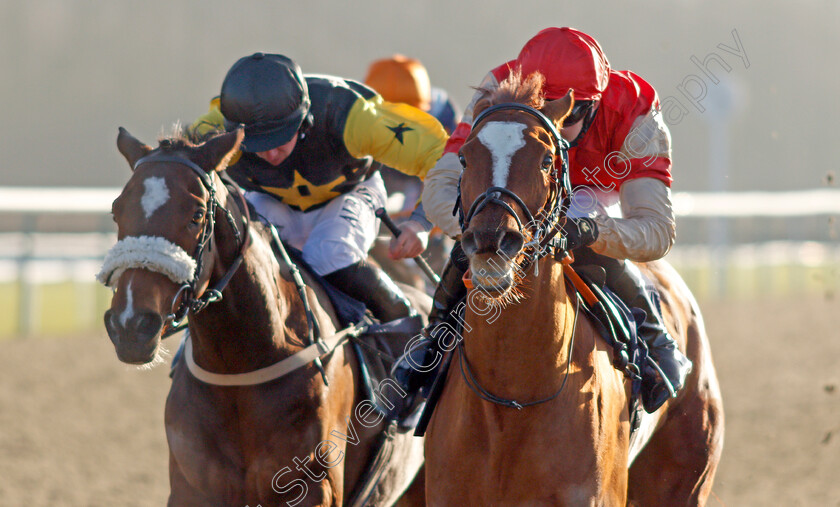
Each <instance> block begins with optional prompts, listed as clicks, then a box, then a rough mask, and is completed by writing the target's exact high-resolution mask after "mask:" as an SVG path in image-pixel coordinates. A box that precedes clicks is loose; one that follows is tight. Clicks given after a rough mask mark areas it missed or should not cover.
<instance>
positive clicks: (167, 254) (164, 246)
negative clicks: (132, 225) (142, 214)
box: [96, 236, 196, 287]
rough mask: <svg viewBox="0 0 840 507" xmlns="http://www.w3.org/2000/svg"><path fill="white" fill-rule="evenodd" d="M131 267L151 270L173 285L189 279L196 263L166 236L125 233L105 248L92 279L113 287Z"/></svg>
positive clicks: (193, 273)
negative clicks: (164, 276)
mask: <svg viewBox="0 0 840 507" xmlns="http://www.w3.org/2000/svg"><path fill="white" fill-rule="evenodd" d="M133 268H140V269H148V270H149V271H155V272H157V273H160V274H162V275H166V276H167V277H169V279H170V280H172V281H173V282H175V283H177V284H184V283H190V282H192V281H193V278H194V277H195V268H196V262H195V259H193V258H192V257H190V255H189V254H188V253H187V252H185V251H184V249H183V248H181V247H179V246H178V245H176V244H174V243H172V242H171V241H169V240H167V239H166V238H162V237H160V236H139V237H138V236H129V237H127V238H123V239H121V240H120V241H118V242H117V244H116V245H114V246H113V247H112V248H111V249H110V250H109V251H108V254H107V255H106V256H105V262H104V263H103V264H102V269H101V270H100V271H99V273H98V274H97V275H96V279H97V280H99V282H100V283H102V284H103V285H106V286H108V287H114V286H115V285H116V283H117V282H118V281H119V279H120V276H121V275H122V274H123V272H124V271H125V270H127V269H133Z"/></svg>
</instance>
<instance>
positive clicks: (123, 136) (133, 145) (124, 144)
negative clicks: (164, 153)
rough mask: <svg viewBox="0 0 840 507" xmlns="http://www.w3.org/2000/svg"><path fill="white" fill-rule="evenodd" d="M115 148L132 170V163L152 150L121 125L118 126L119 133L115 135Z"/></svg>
mask: <svg viewBox="0 0 840 507" xmlns="http://www.w3.org/2000/svg"><path fill="white" fill-rule="evenodd" d="M117 149H118V150H120V153H122V155H123V157H125V159H126V160H127V161H128V165H129V166H130V167H131V170H132V171H133V170H134V164H135V163H136V162H137V161H138V160H140V159H141V158H142V157H145V156H146V155H148V154H149V152H150V151H152V147H151V146H147V145H145V144H143V143H142V142H140V141H139V140H137V138H136V137H134V136H132V135H131V134H129V133H128V131H127V130H126V129H124V128H122V127H120V133H119V135H118V136H117Z"/></svg>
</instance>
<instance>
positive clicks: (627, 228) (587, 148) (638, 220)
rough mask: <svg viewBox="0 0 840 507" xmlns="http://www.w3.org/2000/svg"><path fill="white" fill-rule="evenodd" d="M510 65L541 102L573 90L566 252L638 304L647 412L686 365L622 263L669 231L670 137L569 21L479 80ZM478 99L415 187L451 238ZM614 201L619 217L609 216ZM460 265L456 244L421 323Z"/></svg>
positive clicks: (457, 278) (626, 77)
mask: <svg viewBox="0 0 840 507" xmlns="http://www.w3.org/2000/svg"><path fill="white" fill-rule="evenodd" d="M517 69H521V71H522V75H523V76H527V75H529V74H532V73H534V72H540V73H542V74H543V76H544V77H545V85H544V94H545V98H546V99H548V100H554V99H559V98H561V97H563V96H564V95H565V94H566V93H567V91H568V90H570V89H571V90H573V91H574V99H575V103H574V107H573V109H572V111H571V113H570V114H569V116H568V117H567V118H566V119H565V120H564V121H563V125H562V129H561V135H562V136H563V137H564V138H565V139H567V140H568V141H569V142H570V144H571V148H570V150H569V152H568V155H569V171H570V177H571V183H572V185H573V187H574V188H575V191H574V192H573V194H574V195H573V200H572V206H571V209H570V210H569V211H568V213H567V216H568V217H569V218H571V219H573V220H569V221H567V225H566V227H564V234H565V236H566V238H567V242H568V245H569V246H568V249H569V250H573V249H574V256H575V259H576V261H575V266H576V267H583V266H587V265H588V266H592V265H595V266H600V267H601V268H603V269H604V271H606V284H607V286H608V287H610V288H611V289H612V291H613V292H615V293H616V294H617V295H618V296H619V297H620V298H621V299H622V300H623V301H624V302H625V303H626V304H627V305H628V306H629V307H631V308H640V309H642V310H644V312H645V314H646V319H645V321H644V323H643V324H642V325H640V326H639V335H640V337H641V338H642V339H643V340H644V341H645V343H646V344H647V346H648V348H649V351H650V355H651V357H652V358H653V359H654V360H655V361H656V362H657V363H658V365H659V366H660V368H661V370H662V373H663V374H664V377H665V378H662V377H663V376H662V375H659V374H658V372H655V371H653V369H651V371H647V372H646V375H645V376H644V377H645V380H644V381H643V386H642V401H643V405H644V408H645V410H647V411H648V412H653V411H655V410H656V409H657V408H659V407H660V406H661V405H662V404H663V403H664V402H665V401H666V400H667V399H668V398H669V397H670V391H669V389H668V384H670V387H672V388H673V390H674V392H676V391H677V390H679V389H680V388H681V387H682V386H683V384H684V382H685V377H686V375H687V374H688V372H689V371H690V369H691V362H690V361H689V360H688V358H686V357H685V356H684V355H683V354H682V353H681V352H680V351H679V350H678V348H677V345H676V342H675V341H674V340H673V338H672V337H671V336H670V335H669V333H668V331H667V330H666V328H665V326H664V325H663V323H662V320H661V316H660V314H659V311H658V305H657V304H656V302H654V300H653V299H652V296H651V294H650V293H649V292H648V290H646V288H645V285H646V283H645V281H644V278H643V277H642V275H641V273H640V272H639V270H638V268H636V266H634V265H633V264H631V263H629V262H626V260H628V259H629V260H631V261H636V262H646V261H652V260H656V259H659V258H662V257H663V256H664V255H665V254H666V253H668V251H669V250H670V248H671V246H672V245H673V243H674V239H675V237H676V229H675V220H674V214H673V211H672V206H671V194H670V186H671V181H672V179H671V136H670V133H669V131H668V128H667V126H666V125H665V123H664V122H663V121H662V118H661V114H660V112H659V99H658V97H657V94H656V91H655V90H654V89H653V87H652V86H651V85H650V84H648V83H647V82H646V81H645V80H643V79H642V78H641V77H639V76H637V75H636V74H634V73H632V72H630V71H616V70H612V69H610V65H609V62H608V61H607V58H606V56H605V55H604V53H603V50H602V49H601V46H600V45H599V44H598V42H597V41H595V39H593V38H592V37H590V36H589V35H587V34H585V33H583V32H580V31H578V30H575V29H572V28H547V29H545V30H542V31H541V32H539V33H538V34H537V35H536V36H534V37H533V38H532V39H531V40H529V41H528V42H527V43H526V44H525V46H524V47H523V48H522V50H521V51H520V53H519V56H518V57H517V58H516V59H515V60H512V61H509V62H507V63H505V64H502V65H500V66H498V67H496V68H495V69H493V70H491V71H490V73H489V74H488V75H487V76H486V77H485V79H484V81H483V82H482V84H481V87H483V88H484V87H488V88H490V89H493V88H495V87H498V84H499V83H500V82H501V81H502V80H504V79H505V78H506V77H507V76H508V75H509V74H510V73H511V72H512V71H514V70H517ZM478 96H479V94H476V97H475V98H474V99H473V101H472V103H471V104H470V105H469V106H468V107H467V110H466V112H465V114H464V119H463V122H462V123H460V124H459V125H458V127H457V128H456V129H455V131H454V133H453V134H452V136H451V138H450V139H449V142H448V143H447V146H446V150H445V152H444V155H443V157H442V158H441V159H440V160H439V161H438V163H437V164H436V165H435V167H434V168H433V169H432V170H431V171H429V174H428V176H427V178H426V180H425V188H424V190H423V201H424V203H425V206H426V212H427V213H428V215H429V217H430V219H431V220H432V221H433V222H434V223H435V224H436V225H437V226H439V227H440V228H441V229H442V230H443V231H444V232H445V233H447V234H448V235H450V236H452V237H457V236H458V235H460V233H461V228H460V225H459V223H458V220H457V218H455V217H454V216H453V214H452V207H453V203H454V202H455V201H456V199H457V195H458V181H459V178H460V175H461V171H462V168H461V164H460V163H459V160H458V150H459V149H460V147H461V145H462V144H463V143H464V141H465V139H466V137H467V135H468V134H469V132H470V129H471V122H472V116H473V115H472V109H473V107H474V105H475V102H476V100H477V98H478ZM616 208H617V209H618V210H619V211H620V215H617V214H616V213H613V210H615V209H616ZM619 216H620V217H619ZM467 267H468V265H467V262H466V258H465V256H464V255H463V251H462V250H461V249H460V243H458V244H456V247H455V248H453V250H452V256H451V258H450V262H449V264H448V265H447V267H446V268H445V270H444V273H443V275H442V276H441V284H440V285H439V287H438V290H437V291H436V293H435V303H434V308H433V313H432V315H430V316H429V321H430V324H429V327H428V328H427V329H432V328H433V326H434V325H436V324H437V323H439V322H440V321H441V320H443V319H444V318H445V317H446V316H447V315H448V313H449V311H450V310H449V309H450V308H452V307H453V306H454V304H455V303H456V302H457V301H458V300H460V298H461V297H463V295H464V294H465V292H466V289H465V288H464V286H463V283H462V276H463V273H464V271H465V270H466V269H467ZM432 341H433V342H434V340H432ZM433 346H434V344H433ZM414 354H415V353H412V358H411V362H414V363H415V364H426V365H428V364H429V363H430V361H429V360H425V359H427V358H429V357H430V352H428V351H425V352H423V353H422V354H420V353H418V354H417V356H418V358H419V359H418V360H415V359H414ZM408 362H409V360H407V359H406V358H403V360H402V361H401V362H400V364H398V366H397V367H396V368H395V370H394V374H395V376H396V377H397V379H398V380H400V381H402V382H403V383H404V384H405V385H406V386H407V387H410V388H413V389H417V388H419V387H420V386H422V385H425V384H427V383H428V382H429V378H428V377H429V376H430V375H429V374H428V373H427V374H426V376H425V377H424V376H423V375H421V373H420V372H419V371H412V370H413V368H411V365H407V363H408Z"/></svg>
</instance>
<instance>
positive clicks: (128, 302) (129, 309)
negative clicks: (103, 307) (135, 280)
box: [120, 280, 134, 328]
mask: <svg viewBox="0 0 840 507" xmlns="http://www.w3.org/2000/svg"><path fill="white" fill-rule="evenodd" d="M131 317H134V294H132V293H131V281H130V280H129V282H128V285H127V286H126V287H125V310H123V312H122V313H121V314H120V324H122V327H123V328H125V326H126V324H127V323H128V319H130V318H131Z"/></svg>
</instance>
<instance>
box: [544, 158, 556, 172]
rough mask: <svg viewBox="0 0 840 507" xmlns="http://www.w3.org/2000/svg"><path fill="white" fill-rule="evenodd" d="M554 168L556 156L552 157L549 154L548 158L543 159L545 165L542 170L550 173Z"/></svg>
mask: <svg viewBox="0 0 840 507" xmlns="http://www.w3.org/2000/svg"><path fill="white" fill-rule="evenodd" d="M553 166H554V155H552V154H551V153H549V154H548V155H546V156H545V158H544V159H543V163H542V170H543V171H546V172H548V171H550V170H551V168H552V167H553Z"/></svg>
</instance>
